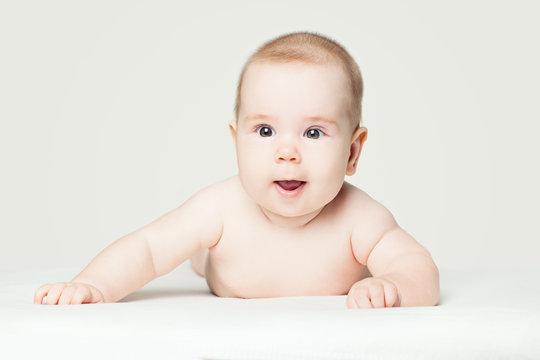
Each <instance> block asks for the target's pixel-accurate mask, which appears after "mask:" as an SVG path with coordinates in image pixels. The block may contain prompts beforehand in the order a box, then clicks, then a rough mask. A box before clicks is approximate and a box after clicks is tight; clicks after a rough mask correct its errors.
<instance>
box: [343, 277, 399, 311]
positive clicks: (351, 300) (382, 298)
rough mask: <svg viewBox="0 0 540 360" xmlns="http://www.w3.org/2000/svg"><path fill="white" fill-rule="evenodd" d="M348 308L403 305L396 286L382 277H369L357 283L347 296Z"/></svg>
mask: <svg viewBox="0 0 540 360" xmlns="http://www.w3.org/2000/svg"><path fill="white" fill-rule="evenodd" d="M346 302H347V308H349V309H356V308H382V307H396V306H399V305H400V303H401V299H400V296H399V293H398V289H397V287H396V285H394V283H393V282H391V281H390V280H386V279H385V278H382V277H368V278H365V279H362V280H360V281H358V282H356V283H355V284H354V285H353V286H352V287H351V290H349V293H348V294H347V301H346Z"/></svg>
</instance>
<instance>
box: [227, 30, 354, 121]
mask: <svg viewBox="0 0 540 360" xmlns="http://www.w3.org/2000/svg"><path fill="white" fill-rule="evenodd" d="M292 61H300V62H305V63H308V64H330V63H336V64H338V65H340V66H341V68H342V69H343V71H344V72H345V74H346V75H347V78H348V79H349V85H350V105H349V109H348V115H349V118H350V120H351V122H352V125H353V128H356V127H358V126H359V125H360V123H361V120H362V94H363V88H364V86H363V81H362V75H361V73H360V68H359V67H358V64H357V63H356V61H354V59H353V58H352V56H351V55H350V54H349V53H348V52H347V50H345V48H344V47H343V46H341V45H340V44H338V43H337V42H336V41H334V40H331V39H329V38H328V37H326V36H323V35H321V34H317V33H311V32H295V33H289V34H285V35H282V36H279V37H277V38H275V39H272V40H270V41H268V42H266V43H265V44H263V45H262V46H261V47H259V48H258V49H257V51H255V52H254V53H253V54H252V55H251V56H250V57H249V59H248V60H247V62H246V63H245V65H244V67H243V69H242V72H241V74H240V78H239V79H238V86H237V89H236V104H235V108H234V113H235V116H236V120H237V121H238V120H239V119H238V114H239V112H240V106H241V105H242V102H241V96H240V94H241V91H242V82H243V79H244V75H245V73H246V70H247V69H248V67H249V65H251V64H252V63H255V62H276V63H286V62H292Z"/></svg>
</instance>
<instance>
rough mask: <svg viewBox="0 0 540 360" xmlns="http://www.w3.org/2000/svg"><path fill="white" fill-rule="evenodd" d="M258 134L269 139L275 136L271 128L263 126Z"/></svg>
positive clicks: (258, 130)
mask: <svg viewBox="0 0 540 360" xmlns="http://www.w3.org/2000/svg"><path fill="white" fill-rule="evenodd" d="M257 133H258V134H259V135H260V136H262V137H268V136H272V135H274V130H272V128H271V127H270V126H266V125H263V126H260V127H259V128H258V129H257Z"/></svg>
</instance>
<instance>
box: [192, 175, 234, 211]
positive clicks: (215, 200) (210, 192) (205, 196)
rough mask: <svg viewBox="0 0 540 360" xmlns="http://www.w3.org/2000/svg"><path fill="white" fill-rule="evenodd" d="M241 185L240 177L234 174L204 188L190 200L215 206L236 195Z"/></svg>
mask: <svg viewBox="0 0 540 360" xmlns="http://www.w3.org/2000/svg"><path fill="white" fill-rule="evenodd" d="M240 186H241V184H240V181H239V179H238V177H237V176H233V177H230V178H228V179H225V180H222V181H219V182H217V183H214V184H211V185H208V186H206V187H204V188H202V189H201V190H199V191H198V192H197V193H195V194H194V195H193V196H192V198H191V199H190V200H194V201H197V202H200V203H205V204H206V205H210V204H215V205H214V206H217V205H220V204H225V203H227V201H228V200H230V199H231V198H234V197H235V195H236V194H237V193H238V192H239V189H240Z"/></svg>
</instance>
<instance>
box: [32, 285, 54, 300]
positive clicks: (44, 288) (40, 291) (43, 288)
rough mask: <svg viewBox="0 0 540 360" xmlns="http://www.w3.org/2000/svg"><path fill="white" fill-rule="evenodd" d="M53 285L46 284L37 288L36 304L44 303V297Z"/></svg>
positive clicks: (35, 294)
mask: <svg viewBox="0 0 540 360" xmlns="http://www.w3.org/2000/svg"><path fill="white" fill-rule="evenodd" d="M51 287H52V285H51V284H46V285H43V286H41V287H40V288H39V289H37V290H36V292H35V293H34V304H39V305H41V304H42V303H43V298H44V297H45V296H46V295H47V293H48V292H49V289H50V288H51Z"/></svg>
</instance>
